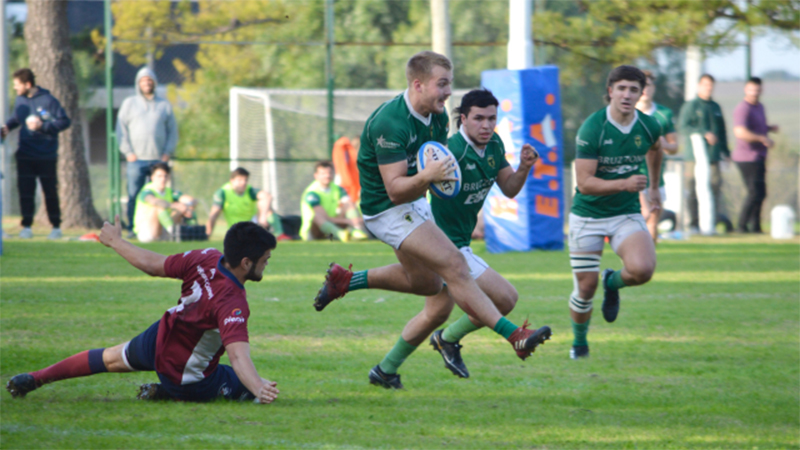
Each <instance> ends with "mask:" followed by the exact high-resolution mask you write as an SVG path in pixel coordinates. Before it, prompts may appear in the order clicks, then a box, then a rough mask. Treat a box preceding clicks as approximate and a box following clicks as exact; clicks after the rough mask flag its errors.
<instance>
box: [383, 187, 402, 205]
mask: <svg viewBox="0 0 800 450" xmlns="http://www.w3.org/2000/svg"><path fill="white" fill-rule="evenodd" d="M386 195H388V196H389V200H391V201H392V203H394V204H395V205H400V204H402V203H403V199H402V198H401V197H400V196H399V195H397V192H395V191H393V190H392V189H389V188H387V189H386Z"/></svg>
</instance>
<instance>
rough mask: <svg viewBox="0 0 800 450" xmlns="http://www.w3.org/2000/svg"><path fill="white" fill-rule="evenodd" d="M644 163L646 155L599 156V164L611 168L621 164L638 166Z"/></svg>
mask: <svg viewBox="0 0 800 450" xmlns="http://www.w3.org/2000/svg"><path fill="white" fill-rule="evenodd" d="M642 161H644V155H623V156H599V157H598V158H597V162H599V163H600V164H606V165H609V166H613V165H620V164H637V163H640V162H642Z"/></svg>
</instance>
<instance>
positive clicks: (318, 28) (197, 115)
mask: <svg viewBox="0 0 800 450" xmlns="http://www.w3.org/2000/svg"><path fill="white" fill-rule="evenodd" d="M200 3H204V2H200ZM200 3H198V2H177V3H176V2H169V1H148V0H142V1H137V2H127V1H118V0H115V1H114V2H113V5H114V6H113V8H114V9H113V11H114V20H115V28H114V30H115V31H114V34H115V51H116V54H115V56H114V58H115V59H114V71H113V84H114V88H113V95H114V108H115V111H114V113H115V117H116V111H117V110H118V108H119V106H120V105H121V103H122V101H123V100H124V99H125V98H126V97H129V96H132V95H135V87H134V80H135V77H136V72H137V71H138V70H139V69H140V68H141V67H143V66H148V67H150V68H151V69H153V70H154V71H155V73H156V75H157V77H158V82H159V87H158V89H157V92H158V94H159V95H161V96H164V97H165V98H167V99H168V100H169V101H170V102H171V103H172V105H173V107H174V109H175V113H176V117H177V120H178V122H179V129H180V140H179V143H178V149H177V155H176V159H175V160H174V161H173V162H172V164H173V168H174V183H175V187H176V188H178V189H180V190H181V191H183V192H185V193H188V194H190V195H192V196H194V197H195V198H197V199H198V201H199V206H198V217H199V219H200V221H201V222H203V221H205V219H206V218H207V216H208V211H209V210H210V207H211V199H212V195H213V193H214V191H215V190H216V189H217V188H219V187H220V186H221V185H222V184H224V183H225V182H226V181H227V180H228V176H229V173H230V170H231V168H232V163H231V161H238V163H239V164H241V165H242V166H244V167H246V168H248V170H250V172H251V173H252V174H253V176H252V177H253V179H252V184H253V185H255V186H257V187H261V188H265V189H274V190H277V191H278V193H279V195H278V197H277V200H276V201H277V209H278V212H279V213H281V214H296V213H297V212H298V211H299V201H300V198H299V193H300V192H301V191H302V189H303V188H304V187H305V186H306V185H307V184H308V183H310V182H311V180H312V175H311V174H312V171H313V164H314V162H315V161H316V160H319V159H327V158H328V157H329V155H330V150H331V149H329V148H327V146H328V144H327V135H326V114H327V113H326V104H325V97H324V95H318V94H319V93H320V92H323V91H316V92H317V94H315V95H297V93H296V92H295V93H294V94H292V93H290V92H288V91H287V92H284V93H283V94H278V93H277V91H274V95H272V96H271V101H272V102H273V104H272V105H266V107H265V105H264V103H263V97H261V98H258V99H256V100H253V98H254V97H253V98H250V104H247V102H242V103H241V106H240V108H241V109H240V110H239V111H236V112H233V111H231V110H230V108H231V101H230V100H231V91H230V89H231V88H232V87H234V86H247V87H248V88H250V89H254V90H256V91H260V92H266V91H265V90H266V89H270V88H287V87H293V86H309V87H322V86H323V85H324V81H325V79H324V71H325V67H324V59H325V58H324V55H325V46H324V30H323V27H322V23H323V19H322V14H323V8H322V7H321V5H322V4H323V3H322V2H298V3H287V4H286V5H289V6H291V8H290V9H291V11H288V10H287V11H284V13H285V16H286V17H291V18H295V17H298V16H302V17H305V18H306V19H308V20H307V24H306V25H305V26H306V28H308V30H309V31H306V30H305V29H303V30H301V29H300V28H297V29H295V31H293V32H292V33H294V34H292V33H288V34H286V35H280V34H279V33H278V31H276V30H277V28H276V27H272V26H271V25H272V24H271V23H268V22H265V25H263V26H260V25H256V26H253V27H250V28H236V27H237V21H238V24H241V23H244V22H247V21H248V20H249V19H250V18H248V17H246V16H239V17H238V18H236V20H232V21H231V22H230V23H229V24H226V25H224V26H222V27H221V26H220V25H219V24H213V25H205V28H204V25H203V23H201V22H199V21H195V22H192V21H187V19H186V18H187V17H190V16H191V15H192V14H195V15H197V14H199V11H200V10H199V9H198V8H200V6H198V5H199V4H200ZM239 3H241V4H242V5H244V6H242V5H239V7H240V8H244V7H245V6H247V5H248V4H257V3H258V2H246V1H243V2H211V4H212V6H213V7H214V8H217V9H218V10H219V11H223V12H224V8H226V7H230V5H231V4H239ZM204 4H205V3H204ZM226 5H227V6H226ZM286 5H284V7H286ZM390 6H391V5H390ZM204 7H205V6H204ZM391 7H398V6H397V5H394V6H391ZM102 10H103V3H102V2H70V27H71V32H72V34H73V36H74V37H75V38H74V39H73V42H72V43H73V52H74V53H75V55H76V56H75V60H76V70H77V72H78V78H79V88H80V89H81V90H82V92H81V102H82V109H81V117H79V118H73V120H80V121H81V122H82V124H83V129H84V142H85V146H86V158H87V160H88V161H89V163H90V165H89V172H90V178H91V184H92V194H93V199H94V203H95V207H96V209H97V210H98V212H99V213H100V214H101V216H103V217H108V213H109V210H110V204H109V203H110V201H109V180H108V166H107V156H106V155H107V153H106V152H107V150H106V138H107V135H106V126H107V124H106V119H105V114H104V109H105V104H106V95H107V93H106V91H105V88H104V87H103V74H102V67H103V59H102V53H101V52H99V51H98V49H100V48H102V46H101V45H99V44H100V41H98V37H99V38H102V35H103V24H102ZM245 10H246V8H245V9H242V11H245ZM137 11H141V13H140V14H139V15H140V16H142V17H145V16H146V17H150V19H143V18H138V19H137V17H138V16H137ZM284 13H281V14H284ZM254 14H255V13H254ZM198 17H199V16H198ZM276 17H277V16H276ZM280 17H283V15H281V16H280ZM280 17H278V18H275V19H274V20H278V19H280ZM312 18H315V19H314V20H315V21H316V22H315V21H312V20H311V19H312ZM164 20H173V21H176V23H182V24H183V25H184V28H183V29H181V30H180V31H181V33H183V34H181V35H180V36H178V35H177V34H176V32H174V30H175V27H174V26H165V25H164V23H163V21H164ZM336 20H337V21H339V20H342V21H345V22H347V21H350V20H355V19H352V18H345V17H342V18H339V17H337V19H336ZM387 20H388V19H387ZM317 22H318V23H317ZM187 24H189V25H191V27H193V28H191V29H189V28H188V27H189V25H187ZM386 26H387V25H386V24H378V25H374V27H375V30H376V31H375V32H376V33H378V32H380V30H382V28H381V27H386ZM225 27H228V28H231V29H234V31H232V32H228V31H225V30H224V29H223V28H225ZM161 29H168V30H172V31H170V32H169V33H167V32H163V33H161V34H159V33H160V32H159V30H161ZM337 30H338V28H337ZM337 33H338V31H337ZM340 34H346V33H345V32H343V33H340ZM387 36H388V37H387ZM390 38H391V35H389V34H387V35H385V36H377V35H376V36H372V39H373V40H375V41H381V40H383V41H388V40H390ZM475 38H476V40H479V39H481V38H483V36H476V37H475ZM490 38H491V39H495V40H499V39H497V37H490ZM20 39H22V36H21V32H18V33H16V34H15V35H14V36H13V37H12V58H11V61H12V63H11V65H12V67H10V69H11V70H12V71H13V70H15V69H17V68H19V67H24V65H25V64H26V63H27V60H26V59H25V57H24V55H22V54H14V51H13V49H14V48H17V49H19V48H22V49H23V50H24V45H20V42H22V41H20ZM190 39H194V40H195V42H187V40H190ZM337 39H338V37H337ZM347 39H350V40H352V37H351V36H345V37H342V40H347ZM422 40H426V39H425V38H422ZM356 44H358V45H356ZM490 44H492V45H486V44H485V43H484V44H481V45H479V46H478V45H476V46H474V47H469V46H462V47H458V46H457V47H455V49H454V52H455V58H454V59H455V60H456V63H457V68H458V62H459V61H462V67H463V63H464V62H465V60H466V61H468V64H469V65H470V66H472V68H475V67H476V66H479V67H477V69H480V70H489V69H495V68H498V67H502V66H503V64H504V62H505V52H506V49H505V46H501V45H494V44H497V43H490ZM15 45H16V47H14V46H15ZM348 45H349V46H348ZM348 45H344V44H343V45H342V47H337V49H336V53H335V56H334V64H335V67H336V71H335V73H336V74H337V77H339V78H337V85H340V84H338V83H340V80H345V79H349V77H353V78H352V79H363V80H364V81H361V82H359V85H358V86H355V87H359V88H363V89H373V90H375V92H376V93H375V94H374V95H373V96H369V95H366V94H365V95H362V96H346V95H337V96H336V103H335V104H336V106H335V110H334V116H335V119H336V120H335V122H334V129H335V132H336V133H337V134H339V135H344V136H351V137H352V136H358V135H360V133H361V130H362V128H363V123H364V119H366V117H367V116H368V115H369V113H371V112H372V111H373V110H374V109H375V108H376V106H377V104H379V103H380V102H381V101H384V100H386V99H388V98H391V96H392V95H394V94H396V93H399V92H400V90H399V89H398V90H393V91H392V90H388V91H387V90H385V86H386V84H387V83H389V84H392V85H396V84H398V79H399V80H402V79H403V73H402V72H403V71H402V62H403V61H405V59H406V58H407V57H408V55H410V54H412V53H415V52H417V51H420V50H424V49H427V48H429V47H425V46H423V45H416V46H415V45H409V44H404V43H397V44H395V45H386V44H385V43H383V44H380V45H372V44H370V43H363V42H362V43H353V42H350V43H349V44H348ZM20 51H22V50H20ZM469 52H473V53H469ZM475 52H477V53H475ZM17 53H19V51H18V52H17ZM363 54H368V55H369V58H371V60H374V61H375V62H376V63H375V67H374V68H371V69H370V70H373V71H374V73H372V72H369V73H358V74H355V73H351V72H352V70H351V68H350V64H351V61H355V60H356V59H357V58H359V57H361V56H362V55H363ZM473 54H475V55H477V56H475V57H474V58H471V57H470V58H467V56H468V55H473ZM387 60H389V61H392V64H391V73H388V72H387V73H384V72H382V70H383V69H380V67H381V66H380V64H383V63H385V61H387ZM287 65H293V66H295V69H296V70H294V71H289V72H287V71H286V70H285V69H286V66H287ZM222 66H226V67H225V70H221V69H220V67H222ZM353 67H355V66H353ZM359 67H361V66H359ZM395 72H396V73H395ZM284 73H293V74H296V75H295V76H294V78H291V79H287V78H286V77H284V76H283V75H282V74H284ZM359 77H361V78H359ZM387 80H388V81H387ZM341 83H346V82H341ZM741 87H742V83H740V82H721V83H718V85H717V94H716V96H715V98H716V99H717V101H718V102H719V103H720V104H721V106H722V109H723V111H724V113H725V114H726V119H728V134H729V142H731V145H732V144H733V143H734V142H735V140H734V137H733V133H732V123H731V118H732V112H733V108H734V107H735V105H736V104H737V103H738V102H739V101H740V100H741ZM764 87H765V89H764V91H765V93H764V96H763V98H762V100H763V103H764V104H765V106H766V111H767V117H768V119H770V122H771V123H777V124H778V125H780V126H781V134H780V135H778V136H777V138H776V142H777V146H776V148H775V149H773V150H772V151H771V154H770V159H769V162H768V197H767V201H766V202H765V205H764V208H763V212H762V216H763V218H764V220H765V221H768V220H769V211H770V209H771V208H772V207H773V206H774V205H777V204H788V205H791V206H792V207H793V208H795V209H796V210H797V209H798V207H799V206H800V205H799V204H798V155H800V110H798V108H797V102H796V99H797V98H798V97H800V82H798V81H780V82H777V81H776V82H772V81H769V80H765V84H764ZM380 89H384V90H383V91H380ZM668 90H669V89H668V87H667V89H663V91H664V92H667V91H668ZM599 94H600V93H596V92H591V93H589V92H587V93H584V95H586V96H595V97H598V98H599V96H600V95H599ZM11 98H14V97H13V96H12V97H11ZM565 98H567V97H566V96H565ZM376 102H377V103H376ZM454 102H455V103H457V102H458V99H457V98H456V99H454ZM566 109H567V108H565V110H566ZM591 112H593V111H580V112H573V113H571V114H570V115H565V129H566V128H569V129H570V130H572V131H571V133H572V132H574V129H576V128H577V126H578V125H579V124H580V122H582V120H583V118H585V117H586V116H588V115H589V114H590V113H591ZM232 113H234V114H237V115H238V117H239V120H238V123H241V124H242V129H244V130H247V133H243V134H242V136H241V138H240V141H239V142H240V144H242V147H241V148H242V149H246V148H249V149H251V153H249V154H248V153H246V151H245V150H242V153H240V154H235V155H233V154H232V150H233V149H232V147H231V133H232V132H233V131H234V130H232V129H231V123H234V122H232V121H231V120H230V117H231V114H232ZM266 113H270V114H272V116H273V117H272V126H273V131H272V138H271V139H272V143H271V144H270V139H268V138H266V136H268V135H269V134H270V133H269V130H267V121H265V120H263V115H264V114H266ZM677 114H678V111H675V115H676V117H677ZM573 115H574V116H575V117H572V116H573ZM578 116H581V117H578ZM567 125H569V126H567ZM570 127H571V128H570ZM678 131H679V132H680V130H678ZM262 136H263V137H262ZM9 139H10V141H9V144H10V145H9V146H8V147H7V148H13V146H14V145H15V144H14V139H15V136H14V135H13V134H12V136H10V137H9ZM248 139H250V141H247V140H248ZM270 145H272V147H273V149H272V151H271V152H270V149H269V146H270ZM572 146H573V143H572V142H565V147H568V148H565V152H566V153H568V154H569V153H570V152H571V147H572ZM237 158H238V159H237ZM122 159H123V162H122V167H121V173H122V182H121V186H122V192H121V199H122V201H123V210H124V208H125V207H126V205H125V203H126V202H127V189H126V186H127V180H126V170H125V169H126V168H125V161H124V158H122ZM4 162H5V163H6V165H5V167H4V169H5V170H4V176H5V177H6V180H5V184H4V188H5V189H4V202H3V207H4V211H5V214H6V215H18V214H19V202H18V200H17V198H18V197H17V192H16V179H15V172H16V170H15V166H14V159H13V158H12V157H9V156H8V155H7V157H6V158H5V161H4ZM567 162H569V161H567ZM233 164H236V163H233ZM270 171H272V173H273V175H272V179H270V175H269V174H270ZM568 172H569V171H566V173H568ZM722 174H723V198H722V199H721V200H722V204H723V208H724V210H725V211H726V212H727V216H728V217H729V218H731V219H732V220H734V221H735V219H736V217H737V216H738V212H739V207H740V205H741V204H742V202H743V199H744V197H745V195H746V192H745V189H744V186H743V184H742V181H741V176H740V174H739V172H738V169H737V168H736V167H735V165H732V164H728V165H723V166H722ZM273 180H275V181H273ZM275 183H278V184H275ZM259 185H260V186H259ZM565 195H566V196H567V197H571V195H572V193H571V192H569V191H568V192H566V193H565ZM570 203H571V202H569V201H567V202H565V204H567V205H568V204H570Z"/></svg>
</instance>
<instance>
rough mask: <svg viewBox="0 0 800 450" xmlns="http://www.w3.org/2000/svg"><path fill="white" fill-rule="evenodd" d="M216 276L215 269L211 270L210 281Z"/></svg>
mask: <svg viewBox="0 0 800 450" xmlns="http://www.w3.org/2000/svg"><path fill="white" fill-rule="evenodd" d="M216 274H217V269H211V279H212V280H213V279H214V275H216Z"/></svg>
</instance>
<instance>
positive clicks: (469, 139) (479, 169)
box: [378, 89, 550, 378]
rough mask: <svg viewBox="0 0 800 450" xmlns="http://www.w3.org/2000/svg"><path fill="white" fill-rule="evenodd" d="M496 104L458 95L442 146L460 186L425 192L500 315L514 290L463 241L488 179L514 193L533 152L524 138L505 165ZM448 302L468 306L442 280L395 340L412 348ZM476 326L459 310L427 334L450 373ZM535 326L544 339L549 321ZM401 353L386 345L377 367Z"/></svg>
mask: <svg viewBox="0 0 800 450" xmlns="http://www.w3.org/2000/svg"><path fill="white" fill-rule="evenodd" d="M498 104H499V103H498V101H497V99H496V98H495V96H494V95H492V93H491V92H490V91H487V90H485V89H476V90H473V91H470V92H468V93H467V94H466V95H465V96H464V97H463V98H462V99H461V105H460V106H459V107H458V110H457V112H458V114H459V118H458V126H459V129H458V133H456V134H454V135H453V136H452V137H451V138H450V139H448V140H447V147H448V148H449V149H450V151H451V152H453V155H454V156H455V157H456V159H457V160H458V164H459V166H460V167H461V191H460V192H459V193H458V195H457V196H456V197H455V198H453V199H449V200H444V199H441V198H439V197H437V196H435V195H434V196H431V210H432V211H433V218H434V219H435V220H436V225H438V226H439V228H441V229H442V231H444V234H445V235H447V237H448V238H449V239H450V240H451V241H452V242H453V244H455V246H456V248H458V250H459V251H460V252H461V254H462V255H464V258H465V259H466V260H467V266H468V267H469V272H470V276H471V277H472V278H473V279H474V280H475V282H476V283H477V284H478V287H480V288H481V290H482V291H483V292H485V293H486V295H488V296H489V298H490V299H491V300H492V302H493V303H494V305H495V306H496V307H497V309H498V310H499V311H500V313H501V314H503V315H504V316H505V315H508V313H510V312H511V310H512V309H514V305H516V303H517V298H518V297H519V295H518V294H517V290H516V289H514V286H512V285H511V283H509V282H508V280H506V279H505V278H503V277H502V276H501V275H500V274H499V273H497V272H496V271H495V270H494V269H492V268H491V267H489V265H488V264H486V262H485V261H484V260H483V259H481V258H480V257H478V256H476V255H475V254H473V253H472V249H471V248H470V247H469V244H470V242H471V240H472V230H474V229H475V224H476V223H477V222H478V215H479V214H480V212H481V208H482V207H483V202H484V200H485V199H486V196H487V195H488V194H489V190H490V189H491V188H492V185H493V184H494V183H495V182H496V183H497V185H498V186H499V187H500V189H501V190H502V191H503V194H504V195H506V196H507V197H510V198H513V197H515V196H516V195H517V194H519V191H520V190H522V187H523V186H524V185H525V180H526V178H527V177H528V173H529V172H530V170H531V167H533V164H534V163H535V162H536V159H537V158H538V156H539V155H538V154H537V153H536V151H535V150H534V149H533V147H531V146H530V144H525V145H524V146H523V147H522V150H521V152H520V163H519V169H518V170H516V171H515V170H514V169H513V168H511V166H510V165H509V164H508V161H506V155H505V153H506V152H505V148H504V147H503V141H501V140H500V136H498V135H497V133H495V132H494V128H495V125H496V124H497V105H498ZM454 303H457V304H458V305H459V306H460V307H461V308H462V309H464V310H465V311H470V309H469V306H468V305H466V304H464V303H463V302H461V301H460V299H458V298H454V297H451V296H450V293H449V289H448V288H447V286H445V287H443V288H442V291H441V292H439V293H438V294H437V295H434V296H431V297H428V298H426V299H425V308H424V309H423V310H422V312H420V313H419V314H417V315H416V316H415V317H414V318H413V319H411V320H410V321H409V322H408V324H407V325H406V327H405V328H404V329H403V333H402V335H401V339H400V341H399V342H401V343H403V342H404V343H407V344H408V345H410V346H411V348H409V350H413V348H416V346H418V345H419V344H421V343H422V341H424V340H425V338H426V337H428V335H430V334H431V332H432V331H434V330H435V329H436V328H438V327H439V326H441V325H442V324H443V323H444V322H445V321H446V320H447V318H448V316H449V315H450V312H451V311H452V309H453V305H454ZM481 327H483V323H482V322H481V321H480V320H479V319H477V318H476V317H474V315H471V314H468V313H465V314H464V315H462V316H461V318H460V319H458V320H457V321H456V322H454V323H452V324H450V326H448V327H447V328H445V329H444V330H439V331H436V332H435V333H433V335H432V336H431V338H430V343H431V345H432V346H433V348H434V349H435V350H437V351H438V352H439V353H440V354H441V355H442V358H443V359H444V365H445V367H447V368H448V369H450V371H451V372H453V374H455V375H458V376H459V377H462V378H467V377H469V371H468V370H467V367H466V365H465V364H464V361H463V360H462V359H461V350H460V349H461V345H460V342H459V341H460V340H461V338H463V337H464V336H466V335H467V334H469V333H471V332H473V331H476V330H478V329H480V328H481ZM539 332H540V333H541V334H542V335H543V336H544V338H545V339H547V338H548V337H549V336H550V328H549V327H546V326H545V327H541V328H539ZM403 347H405V345H403V344H401V347H400V349H401V350H402V348H403ZM398 356H399V358H398ZM404 356H407V355H405V354H403V353H400V352H398V349H397V348H395V349H392V351H390V352H389V353H388V354H387V355H386V357H385V358H384V359H383V361H381V363H380V364H379V365H378V367H380V368H381V370H382V371H383V372H384V373H391V374H394V373H397V369H398V367H399V366H400V364H402V362H403V357H404Z"/></svg>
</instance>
